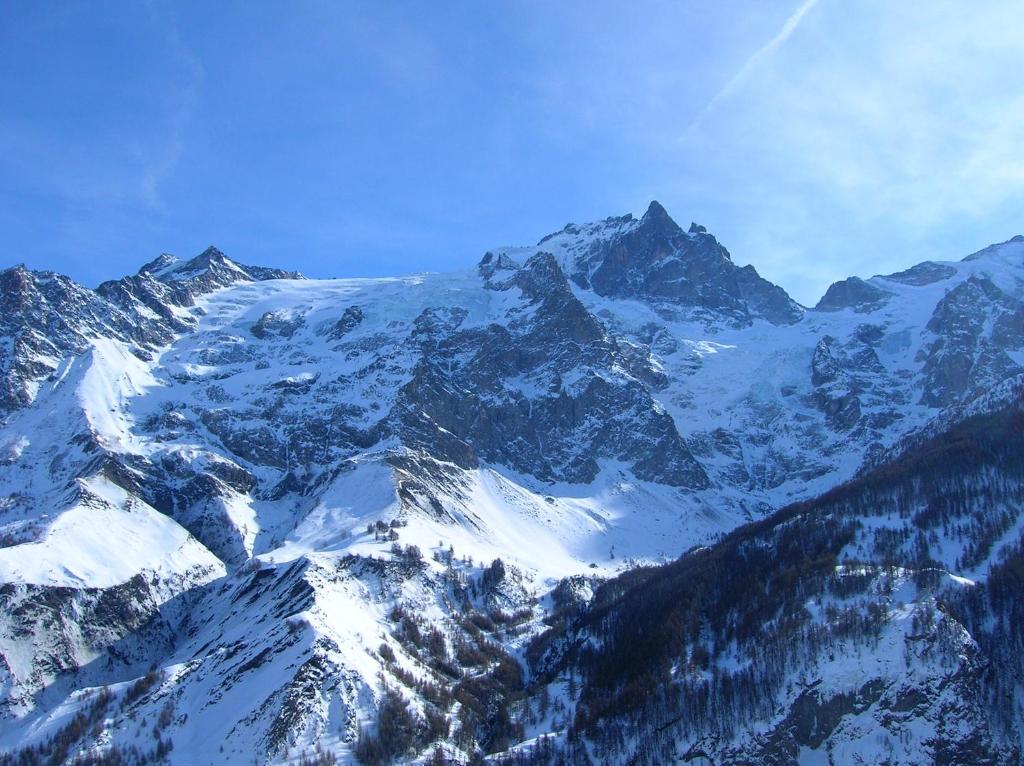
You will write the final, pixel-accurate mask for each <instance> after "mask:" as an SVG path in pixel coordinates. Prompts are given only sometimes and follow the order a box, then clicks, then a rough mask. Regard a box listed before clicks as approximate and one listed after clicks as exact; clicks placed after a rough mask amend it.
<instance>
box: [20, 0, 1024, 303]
mask: <svg viewBox="0 0 1024 766" xmlns="http://www.w3.org/2000/svg"><path fill="white" fill-rule="evenodd" d="M1022 60H1024V16H1022V14H1021V10H1020V6H1019V3H1017V2H1016V1H1015V0H1014V1H1011V2H996V1H995V0H981V2H977V3H969V4H968V3H963V2H946V1H945V0H929V1H928V2H924V1H923V0H902V1H900V2H893V1H892V0H786V1H782V0H778V1H776V0H771V1H767V0H766V1H764V2H735V1H734V0H721V1H719V2H701V3H697V2H688V1H683V2H671V3H643V2H640V3H628V4H627V3H620V4H611V3H602V2H569V1H567V2H559V3H550V2H544V3H541V2H537V3H533V2H495V3H470V2H455V3H383V2H367V3H342V2H301V1H297V2H294V3H262V2H230V1H229V0H225V1H224V2H217V3H208V2H187V1H185V2H173V3H172V2H162V1H160V0H154V1H153V2H150V3H142V2H121V3H114V2H110V3H103V2H96V3H84V2H67V3H61V2H57V1H56V0H54V2H46V3H31V2H23V1H22V0H0V236H2V242H3V251H2V255H0V266H8V265H13V264H14V263H18V262H24V263H26V264H28V265H29V266H30V267H32V268H49V269H55V270H58V271H63V272H65V273H68V274H70V275H71V276H73V277H75V278H76V279H78V280H80V281H82V282H84V283H86V284H90V285H94V284H96V283H98V282H100V281H102V280H103V279H107V278H111V277H115V276H120V275H121V274H124V273H129V272H133V271H135V270H136V269H137V268H138V266H139V265H141V264H142V263H143V262H145V261H147V260H150V259H151V258H153V257H155V256H156V255H157V254H159V253H161V252H164V251H168V252H172V253H175V254H177V255H179V256H191V255H194V254H195V253H197V252H199V251H200V250H202V249H203V248H204V247H205V246H206V245H208V244H211V243H212V244H216V245H218V246H219V247H220V248H221V249H223V250H224V251H225V252H227V253H228V255H230V256H232V257H234V258H236V259H238V260H240V261H243V262H249V263H256V264H263V265H274V266H281V267H287V268H297V269H300V270H301V271H303V272H305V273H307V274H308V275H310V276H364V275H383V274H398V273H408V272H414V271H425V270H431V271H436V270H448V269H456V268H463V267H466V266H469V265H471V264H473V263H475V262H476V260H477V259H478V258H479V257H480V255H481V254H482V253H483V252H484V251H485V250H486V249H487V248H489V247H493V246H496V245H504V244H528V243H533V242H535V241H536V240H538V239H539V238H540V237H541V236H542V235H544V234H546V233H548V232H549V231H552V230H555V229H559V228H561V227H562V226H563V225H564V224H565V223H567V222H569V221H577V222H580V221H588V220H594V219H597V218H603V217H605V216H608V215H618V214H621V213H624V212H633V213H637V214H639V213H642V212H643V210H644V209H645V208H646V205H647V203H648V202H649V201H650V200H651V199H658V200H660V201H661V202H662V203H663V204H664V205H665V206H666V207H667V208H668V210H669V212H670V213H671V214H672V215H673V216H674V217H675V218H676V219H677V220H678V221H679V222H680V223H681V224H683V225H684V226H685V225H686V224H688V223H689V222H690V221H691V220H694V221H698V222H700V223H703V224H704V225H706V226H707V227H708V228H709V230H710V231H712V232H714V233H715V234H716V235H717V236H718V237H719V239H720V240H721V241H722V242H723V244H725V245H726V246H727V247H728V248H729V249H730V251H731V252H732V254H733V258H734V260H736V261H737V262H738V263H740V264H745V263H753V264H754V265H755V266H756V267H757V268H758V270H759V271H760V272H761V273H762V274H763V275H765V276H766V277H768V278H769V279H772V280H773V281H775V282H778V283H779V284H781V285H782V286H783V287H785V288H786V289H787V290H789V291H790V292H791V293H792V294H793V296H794V297H795V298H796V299H798V300H800V301H801V302H804V303H813V302H815V301H816V300H817V298H818V297H819V296H820V294H821V293H822V292H823V291H824V289H825V287H826V286H827V285H828V284H829V283H830V282H831V281H834V280H836V279H839V278H842V277H844V276H847V275H850V274H858V275H861V276H870V275H872V274H875V273H880V272H888V271H893V270H897V269H901V268H905V267H906V266H909V265H911V264H913V263H916V262H918V261H921V260H924V259H927V258H947V259H948V258H959V257H962V256H963V255H966V254H967V253H969V252H971V251H973V250H976V249H979V248H981V247H982V246H984V245H986V244H988V243H990V242H993V241H999V240H1004V239H1007V238H1009V237H1010V236H1012V235H1014V234H1017V233H1020V232H1022V231H1024V221H1022V220H1021V218H1022V216H1021V211H1022V210H1024V78H1021V77H1020V74H1019V71H1020V62H1021V61H1022Z"/></svg>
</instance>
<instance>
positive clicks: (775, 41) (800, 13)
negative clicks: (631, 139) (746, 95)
mask: <svg viewBox="0 0 1024 766" xmlns="http://www.w3.org/2000/svg"><path fill="white" fill-rule="evenodd" d="M817 4H818V0H804V2H803V4H801V5H800V7H799V8H797V9H796V10H795V11H793V13H791V14H790V15H789V18H787V19H786V21H785V23H783V25H782V28H781V29H779V31H778V33H777V34H776V35H775V37H773V38H772V39H771V40H769V41H768V42H766V43H765V44H764V45H762V46H761V47H760V48H758V49H757V50H756V51H754V53H753V55H751V56H750V57H749V58H748V59H747V60H746V61H745V62H744V63H743V66H741V67H740V68H739V69H738V70H737V71H736V73H735V74H734V75H733V76H732V77H731V78H729V81H728V82H726V83H725V85H723V86H722V87H721V89H719V91H718V92H717V93H716V94H715V95H714V96H712V97H711V100H710V101H708V102H707V104H705V105H704V108H703V109H701V110H700V112H699V113H698V114H697V116H696V117H695V118H694V119H693V121H692V122H690V124H689V126H687V128H686V130H685V131H684V134H683V135H684V136H689V135H692V134H693V133H694V132H696V130H697V128H699V127H700V125H701V123H703V122H704V120H705V118H706V117H707V116H708V115H709V114H711V113H712V112H713V111H715V109H717V108H718V105H719V104H721V103H722V102H723V101H725V100H726V99H728V98H729V97H730V96H732V95H733V94H734V93H735V92H736V90H737V89H738V88H739V87H740V85H742V84H743V82H744V81H745V80H746V79H747V78H748V77H750V75H751V73H753V72H754V71H755V70H757V68H758V67H760V66H761V65H762V64H763V63H764V61H765V60H766V59H768V58H769V57H770V56H771V55H772V54H773V53H775V51H777V50H778V49H779V48H780V47H781V46H782V45H783V43H785V42H786V40H788V39H789V38H790V36H791V35H792V34H793V33H794V32H795V31H796V28H797V27H798V26H800V22H801V21H803V19H804V16H806V15H807V13H808V12H809V11H810V10H811V8H813V7H814V6H815V5H817Z"/></svg>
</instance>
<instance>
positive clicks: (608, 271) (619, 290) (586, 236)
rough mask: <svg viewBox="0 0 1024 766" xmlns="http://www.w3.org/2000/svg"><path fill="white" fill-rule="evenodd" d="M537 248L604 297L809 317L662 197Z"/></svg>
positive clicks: (675, 308)
mask: <svg viewBox="0 0 1024 766" xmlns="http://www.w3.org/2000/svg"><path fill="white" fill-rule="evenodd" d="M536 249H538V250H539V249H543V250H547V251H549V252H551V253H553V254H554V255H555V257H556V258H557V259H558V262H559V265H560V266H561V267H562V270H563V271H564V272H565V273H566V276H568V277H569V279H570V280H571V281H572V282H573V283H574V284H575V285H577V286H578V287H579V288H582V289H584V290H592V291H594V292H596V293H597V294H598V295H601V296H604V297H608V298H633V299H641V300H648V301H656V302H658V303H659V304H660V305H661V306H662V307H663V308H664V310H666V311H671V312H675V313H677V314H679V315H690V316H693V317H695V318H698V319H703V320H706V321H709V322H714V321H720V320H725V321H727V322H729V323H731V324H735V325H748V324H750V323H751V322H753V321H754V320H756V319H763V320H766V321H768V322H771V323H772V324H792V323H793V322H796V321H799V319H800V318H801V317H802V316H803V309H802V308H801V307H800V305H799V304H797V303H796V302H795V301H794V300H792V299H791V298H790V297H789V296H788V295H787V294H786V292H785V291H784V290H783V289H782V288H781V287H778V286H777V285H774V284H772V283H771V282H768V281H767V280H765V279H762V278H761V276H760V275H758V273H757V271H756V270H755V269H754V268H753V267H751V266H746V267H743V268H740V267H738V266H736V265H735V264H734V263H733V262H732V258H731V256H730V255H729V251H728V250H726V249H725V247H723V246H722V245H721V244H720V243H719V242H718V240H717V239H715V237H714V236H713V235H711V234H709V233H708V231H707V229H706V228H705V227H703V226H700V225H698V224H696V223H694V224H691V225H690V228H689V230H688V231H683V229H682V228H681V227H680V226H679V225H678V224H677V223H676V222H675V221H674V220H673V219H672V217H671V216H670V215H669V214H668V211H666V210H665V208H664V207H663V206H662V205H661V204H660V203H659V202H657V201H652V202H651V204H650V205H649V206H648V208H647V212H645V213H644V215H643V216H642V217H641V218H639V219H636V218H634V217H633V216H632V215H625V216H619V217H614V218H606V219H604V220H603V221H598V222H596V223H591V224H582V225H577V224H569V225H568V226H566V227H565V228H564V229H562V231H560V232H556V233H554V234H550V235H548V236H547V237H545V238H544V239H542V240H541V241H540V243H539V244H538V245H537V248H536Z"/></svg>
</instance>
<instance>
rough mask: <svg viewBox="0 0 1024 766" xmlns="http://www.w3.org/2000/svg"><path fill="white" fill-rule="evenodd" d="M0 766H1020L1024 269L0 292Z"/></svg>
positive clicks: (614, 245) (591, 240)
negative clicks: (796, 285)
mask: <svg viewBox="0 0 1024 766" xmlns="http://www.w3.org/2000/svg"><path fill="white" fill-rule="evenodd" d="M0 423H2V427H0V766H8V765H10V766H14V764H18V765H19V766H31V764H37V763H49V764H63V763H68V764H136V763H140V764H141V763H150V762H168V763H173V764H218V766H221V765H222V764H246V765H249V764H284V763H291V764H311V765H312V764H330V763H336V762H337V763H350V762H351V763H356V762H358V763H363V764H371V765H376V764H385V763H430V764H445V763H453V764H454V763H459V764H479V763H494V764H509V765H511V764H595V766H596V765H597V764H623V765H625V764H630V765H635V766H641V765H642V764H669V763H688V764H716V765H717V764H739V763H743V764H757V765H759V766H775V765H777V764H779V765H781V764H807V765H810V764H830V763H842V764H877V763H888V764H932V763H936V764H961V763H972V764H1017V763H1020V761H1021V742H1022V740H1021V737H1022V734H1024V707H1022V706H1021V702H1020V700H1021V692H1022V679H1024V666H1022V660H1021V659H1020V658H1021V657H1024V652H1022V650H1024V629H1022V626H1024V621H1022V619H1021V618H1022V617H1024V615H1022V614H1020V610H1021V604H1022V603H1024V601H1022V600H1021V594H1022V592H1024V591H1022V585H1024V547H1022V537H1021V532H1022V525H1024V518H1022V514H1021V510H1022V502H1024V459H1022V456H1024V450H1022V446H1024V445H1022V438H1024V237H1020V236H1018V237H1014V238H1013V239H1011V240H1009V241H1007V242H1003V243H1001V244H997V245H992V246H990V247H987V248H985V249H983V250H981V251H979V252H977V253H974V254H972V255H969V256H967V257H966V258H964V259H963V260H961V261H956V262H937V261H927V262H924V263H921V264H918V265H917V266H914V267H913V268H910V269H907V270H905V271H901V272H898V273H893V274H888V275H881V276H874V277H871V278H870V279H861V278H858V277H851V278H849V279H846V280H843V281H841V282H837V283H835V284H833V285H832V286H831V287H830V288H829V289H828V291H827V292H826V294H825V295H824V296H823V297H822V298H821V300H820V301H819V302H818V303H817V305H816V306H814V307H813V308H809V307H804V306H801V305H800V304H798V303H797V302H796V301H794V300H792V299H791V298H790V297H789V296H788V295H787V294H786V292H785V291H784V290H783V289H782V288H781V287H779V286H777V285H774V284H772V283H771V282H769V281H767V280H765V279H764V278H762V277H761V276H760V275H759V274H758V273H757V271H756V270H755V269H754V268H753V267H752V266H744V267H740V266H737V265H736V264H735V263H734V262H733V260H732V256H731V255H730V253H729V252H728V250H726V248H725V247H724V246H723V245H722V244H721V243H719V241H718V240H717V239H716V238H715V237H714V236H713V235H712V234H710V233H709V232H708V231H707V230H706V229H705V228H704V227H702V226H699V225H697V224H692V225H690V226H689V228H688V229H684V228H682V227H680V226H679V225H677V224H676V222H675V221H673V220H672V218H671V217H670V216H669V214H668V213H667V212H666V211H665V209H664V208H663V207H662V206H661V205H659V204H658V203H657V202H652V203H651V205H650V207H649V208H648V209H647V211H646V213H645V214H644V215H643V216H641V217H639V218H635V217H633V216H632V215H625V216H620V217H613V218H608V219H605V220H603V221H599V222H596V223H592V224H585V225H576V224H570V225H567V226H565V227H564V228H563V229H562V230H561V231H558V232H555V233H553V234H550V235H548V236H546V237H544V238H543V239H541V240H540V241H539V242H538V243H537V245H535V246H531V247H508V248H498V249H494V250H490V251H488V252H486V253H485V254H484V255H483V257H482V258H481V259H480V261H479V263H478V264H476V265H475V266H474V267H472V268H468V269H465V270H463V271H460V272H455V273H448V274H418V275H413V276H408V277H399V278H388V279H330V280H318V279H306V278H304V277H303V276H302V275H300V274H298V273H296V272H293V271H287V270H281V269H275V268H266V267H253V266H246V265H243V264H240V263H237V262H235V261H234V260H232V259H230V258H228V257H227V256H226V255H225V254H224V253H222V252H220V251H219V250H217V249H216V248H212V247H211V248H209V249H208V250H206V251H205V252H203V253H202V254H200V255H198V256H196V257H195V258H192V259H191V260H186V261H181V260H178V259H176V258H174V257H173V256H169V255H162V256H160V257H159V258H157V259H156V260H154V261H152V262H150V263H147V264H146V265H144V266H143V267H142V268H141V269H139V271H138V273H136V274H134V275H132V276H128V277H124V278H123V279H120V280H116V281H111V282H106V283H104V284H102V285H100V286H99V287H97V288H95V289H92V288H88V287H85V286H82V285H79V284H77V283H76V282H74V281H73V280H71V279H69V278H67V277H65V276H62V275H60V274H56V273H52V272H38V271H29V270H27V269H25V268H24V267H22V266H18V267H15V268H11V269H8V270H6V271H3V272H0Z"/></svg>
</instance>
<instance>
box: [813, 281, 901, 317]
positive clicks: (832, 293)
mask: <svg viewBox="0 0 1024 766" xmlns="http://www.w3.org/2000/svg"><path fill="white" fill-rule="evenodd" d="M890 297H892V296H891V295H890V294H889V293H887V292H886V291H885V290H881V289H879V288H878V287H876V286H875V285H873V284H871V283H870V282H865V281H864V280H863V279H859V278H858V277H850V278H849V279H844V280H843V281H842V282H835V283H834V284H832V285H831V286H830V287H829V288H828V290H827V291H826V292H825V295H823V296H822V298H821V300H820V301H818V304H817V305H816V306H815V307H814V310H815V311H840V310H842V309H853V310H854V311H856V312H859V313H868V312H870V311H874V310H875V309H877V308H881V307H882V306H883V305H885V302H886V301H887V300H889V298H890Z"/></svg>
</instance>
